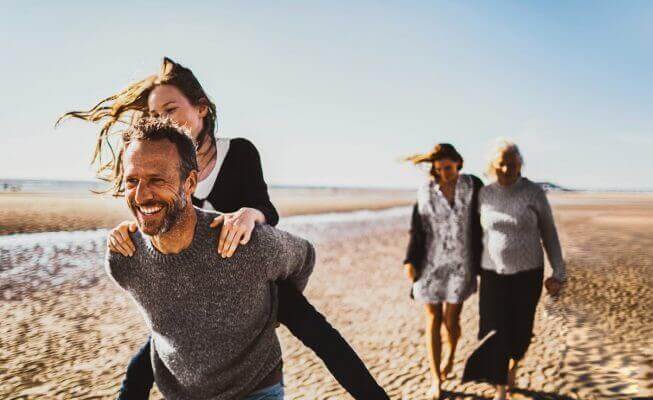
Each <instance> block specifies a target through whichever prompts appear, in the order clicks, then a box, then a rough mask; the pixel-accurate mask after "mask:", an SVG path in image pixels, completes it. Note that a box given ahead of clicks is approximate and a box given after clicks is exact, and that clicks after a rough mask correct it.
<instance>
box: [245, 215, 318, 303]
mask: <svg viewBox="0 0 653 400" xmlns="http://www.w3.org/2000/svg"><path fill="white" fill-rule="evenodd" d="M256 231H258V232H257V234H258V236H259V237H260V238H261V240H260V251H261V252H262V253H263V254H262V257H265V258H267V260H266V262H265V265H266V269H267V277H268V279H270V280H271V281H276V280H286V281H289V282H290V283H292V284H293V286H295V287H296V288H297V289H298V290H300V291H303V290H304V288H306V285H307V284H308V277H309V276H310V275H311V273H312V272H313V267H314V266H315V249H314V248H313V245H312V244H310V243H309V242H308V241H307V240H305V239H302V238H299V237H297V236H294V235H291V234H290V233H288V232H284V231H281V230H278V229H275V228H272V227H270V226H267V225H259V226H257V228H256Z"/></svg>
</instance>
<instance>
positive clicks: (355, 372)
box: [278, 281, 390, 400]
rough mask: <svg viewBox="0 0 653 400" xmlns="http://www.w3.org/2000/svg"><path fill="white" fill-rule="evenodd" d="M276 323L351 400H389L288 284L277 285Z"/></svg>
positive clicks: (334, 332)
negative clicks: (315, 358) (320, 363)
mask: <svg viewBox="0 0 653 400" xmlns="http://www.w3.org/2000/svg"><path fill="white" fill-rule="evenodd" d="M278 288H279V290H278V294H279V312H278V320H279V322H281V323H282V324H284V325H285V326H286V327H287V328H288V329H289V330H290V332H291V333H292V334H293V335H295V337H296V338H297V339H299V340H300V341H301V342H302V343H304V345H305V346H306V347H308V348H309V349H311V350H313V351H314V352H315V354H316V355H317V356H318V357H319V358H320V359H321V360H322V361H323V362H324V364H325V365H326V367H327V369H328V370H329V371H330V372H331V374H332V375H333V377H334V378H336V380H337V381H338V383H340V385H342V387H343V388H344V389H345V390H347V392H348V393H349V394H350V395H351V396H352V397H353V398H354V399H361V400H362V399H366V400H377V399H378V400H389V399H390V398H389V397H388V395H387V394H386V393H385V391H384V390H383V389H382V388H381V387H380V386H379V385H378V384H377V383H376V381H375V380H374V378H373V377H372V375H371V374H370V373H369V371H368V370H367V368H366V367H365V364H363V362H362V361H361V359H360V358H359V357H358V355H356V352H355V351H354V350H353V349H352V348H351V346H349V344H348V343H347V341H346V340H345V339H344V338H343V337H342V336H341V335H340V333H339V332H338V331H337V330H336V329H334V328H333V327H332V326H331V324H329V322H328V321H327V320H326V318H324V316H323V315H322V314H320V313H319V312H318V311H317V310H316V309H315V307H313V306H312V305H311V304H310V303H309V302H308V300H307V299H306V297H304V295H303V294H302V293H301V292H300V291H299V290H297V288H295V287H294V286H293V285H292V284H290V283H288V282H285V281H280V282H278Z"/></svg>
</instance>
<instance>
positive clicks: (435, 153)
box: [404, 143, 463, 182]
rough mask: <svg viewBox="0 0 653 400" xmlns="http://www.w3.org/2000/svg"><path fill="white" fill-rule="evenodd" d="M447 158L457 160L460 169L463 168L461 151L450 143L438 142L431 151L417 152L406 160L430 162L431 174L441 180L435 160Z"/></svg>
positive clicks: (417, 162)
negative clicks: (434, 163)
mask: <svg viewBox="0 0 653 400" xmlns="http://www.w3.org/2000/svg"><path fill="white" fill-rule="evenodd" d="M445 159H447V160H452V161H455V162H457V163H458V164H459V166H458V170H461V169H462V168H463V157H462V156H461V155H460V153H458V151H457V150H456V148H455V147H453V145H451V144H449V143H438V144H436V145H435V147H434V148H433V150H431V151H429V152H428V153H423V154H415V155H412V156H409V157H406V158H405V159H404V160H405V161H410V162H412V163H413V164H415V165H418V164H422V163H429V164H430V165H431V169H430V174H431V176H432V177H433V179H435V181H436V182H439V181H440V176H439V175H438V173H437V171H436V170H435V165H433V162H434V161H439V160H445Z"/></svg>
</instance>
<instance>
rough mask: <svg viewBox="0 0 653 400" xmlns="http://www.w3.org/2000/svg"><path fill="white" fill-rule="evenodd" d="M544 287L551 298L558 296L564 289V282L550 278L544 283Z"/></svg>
mask: <svg viewBox="0 0 653 400" xmlns="http://www.w3.org/2000/svg"><path fill="white" fill-rule="evenodd" d="M544 287H545V288H546V291H547V292H548V293H549V294H550V295H551V296H557V295H558V293H559V292H560V289H561V288H562V282H560V281H559V280H557V279H556V278H554V277H550V278H547V280H545V281H544Z"/></svg>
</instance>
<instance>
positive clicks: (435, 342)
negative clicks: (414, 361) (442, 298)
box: [425, 304, 442, 398]
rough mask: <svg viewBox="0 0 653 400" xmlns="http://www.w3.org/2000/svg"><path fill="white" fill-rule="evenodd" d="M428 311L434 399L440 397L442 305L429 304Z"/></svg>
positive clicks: (429, 353) (429, 350)
mask: <svg viewBox="0 0 653 400" xmlns="http://www.w3.org/2000/svg"><path fill="white" fill-rule="evenodd" d="M425 311H426V349H427V355H428V358H429V365H430V367H431V377H432V378H433V389H434V393H433V397H436V398H437V397H440V386H441V382H442V377H441V376H440V359H441V357H442V336H441V335H440V327H441V326H442V304H427V305H426V306H425Z"/></svg>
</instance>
